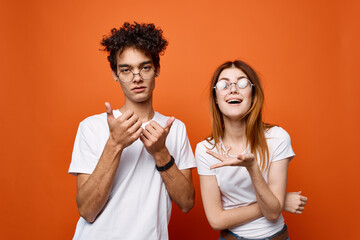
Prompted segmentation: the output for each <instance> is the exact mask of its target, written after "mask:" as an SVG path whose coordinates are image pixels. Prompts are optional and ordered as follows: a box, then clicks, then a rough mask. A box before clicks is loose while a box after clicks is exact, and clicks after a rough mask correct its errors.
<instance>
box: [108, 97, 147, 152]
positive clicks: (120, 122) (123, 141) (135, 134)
mask: <svg viewBox="0 0 360 240" xmlns="http://www.w3.org/2000/svg"><path fill="white" fill-rule="evenodd" d="M105 106H106V113H107V122H108V125H109V130H110V137H109V141H110V142H111V143H113V144H115V145H117V146H119V147H120V148H121V149H124V148H126V147H127V146H129V145H130V144H132V143H133V142H134V141H135V140H136V139H138V138H139V137H140V134H141V132H142V131H143V130H142V128H141V122H140V121H139V117H138V116H137V115H136V114H135V113H134V111H132V110H128V111H126V112H124V113H123V114H122V115H121V116H120V117H118V118H115V117H114V115H113V112H112V107H111V105H110V103H108V102H106V103H105Z"/></svg>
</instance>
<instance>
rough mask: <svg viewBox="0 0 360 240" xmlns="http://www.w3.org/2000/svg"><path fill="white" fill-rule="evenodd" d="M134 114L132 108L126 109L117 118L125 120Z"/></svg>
mask: <svg viewBox="0 0 360 240" xmlns="http://www.w3.org/2000/svg"><path fill="white" fill-rule="evenodd" d="M134 114H135V113H134V111H133V110H127V111H125V112H124V113H123V114H122V115H121V116H120V117H119V120H120V121H126V120H128V119H129V118H131V117H132V116H133V115H134Z"/></svg>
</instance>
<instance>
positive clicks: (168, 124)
mask: <svg viewBox="0 0 360 240" xmlns="http://www.w3.org/2000/svg"><path fill="white" fill-rule="evenodd" d="M174 121H175V118H174V117H170V118H169V119H168V120H167V122H166V124H165V127H164V130H165V132H166V134H168V133H169V132H170V128H171V126H172V124H173V123H174Z"/></svg>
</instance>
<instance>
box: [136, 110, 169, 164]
mask: <svg viewBox="0 0 360 240" xmlns="http://www.w3.org/2000/svg"><path fill="white" fill-rule="evenodd" d="M174 121H175V118H174V117H170V118H169V119H168V121H167V123H166V124H165V127H162V126H161V125H160V124H159V123H157V122H155V121H151V122H150V123H149V124H148V125H146V126H145V129H144V130H143V132H142V135H141V136H140V140H141V141H142V142H143V143H144V146H145V148H146V150H147V151H148V152H149V153H150V154H151V155H153V157H154V158H155V160H156V159H157V158H158V156H159V155H161V154H163V153H165V152H166V153H167V154H169V153H168V151H167V149H166V146H165V141H166V137H167V135H168V134H169V132H170V128H171V126H172V124H173V122H174ZM159 157H160V156H159ZM160 158H161V157H160Z"/></svg>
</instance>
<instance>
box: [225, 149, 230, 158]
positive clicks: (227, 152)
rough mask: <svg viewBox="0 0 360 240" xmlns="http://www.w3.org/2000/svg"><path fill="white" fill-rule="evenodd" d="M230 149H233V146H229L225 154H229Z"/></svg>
mask: <svg viewBox="0 0 360 240" xmlns="http://www.w3.org/2000/svg"><path fill="white" fill-rule="evenodd" d="M230 150H231V147H228V148H227V149H226V152H225V155H226V156H229V152H230Z"/></svg>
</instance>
